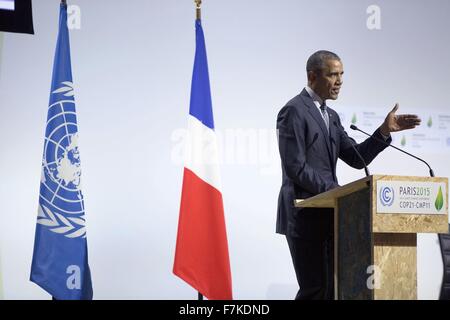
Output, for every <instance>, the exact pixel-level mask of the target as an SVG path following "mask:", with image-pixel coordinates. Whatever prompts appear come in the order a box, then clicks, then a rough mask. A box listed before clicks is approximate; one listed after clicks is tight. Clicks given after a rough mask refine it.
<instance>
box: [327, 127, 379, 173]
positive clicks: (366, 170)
mask: <svg viewBox="0 0 450 320" xmlns="http://www.w3.org/2000/svg"><path fill="white" fill-rule="evenodd" d="M333 124H334V125H335V126H336V128H337V129H338V130H340V128H339V126H338V125H337V123H336V121H334V122H333ZM351 145H352V148H353V150H354V151H355V153H356V155H357V156H358V158H359V159H360V160H361V162H362V163H363V165H364V171H365V172H366V177H368V176H370V172H369V167H367V164H366V161H365V160H364V158H363V157H362V155H361V153H359V151H358V149H356V147H355V145H354V144H353V143H351Z"/></svg>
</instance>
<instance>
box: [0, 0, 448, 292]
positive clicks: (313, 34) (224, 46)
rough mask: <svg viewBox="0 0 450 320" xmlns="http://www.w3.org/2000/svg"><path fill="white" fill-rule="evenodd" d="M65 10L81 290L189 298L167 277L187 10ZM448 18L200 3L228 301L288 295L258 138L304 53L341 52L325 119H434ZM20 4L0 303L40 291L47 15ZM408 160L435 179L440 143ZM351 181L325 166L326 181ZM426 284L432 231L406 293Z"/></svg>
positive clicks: (8, 90) (431, 286)
mask: <svg viewBox="0 0 450 320" xmlns="http://www.w3.org/2000/svg"><path fill="white" fill-rule="evenodd" d="M344 3H345V4H344ZM69 4H74V5H77V6H78V7H79V9H80V12H81V25H80V28H79V29H74V30H72V31H71V45H72V68H73V74H74V83H75V87H76V100H77V108H78V122H79V130H80V149H81V159H82V167H83V191H84V196H85V204H86V216H87V221H88V246H89V259H90V266H91V271H92V279H93V286H94V296H95V298H97V299H195V298H196V292H194V290H193V289H192V288H190V287H189V286H188V285H186V284H185V283H184V282H183V281H181V280H180V279H178V278H177V277H175V276H174V275H173V274H172V264H173V256H174V249H175V241H176V231H177V224H178V210H179V201H180V191H181V182H182V161H181V152H182V148H181V145H182V141H183V133H184V128H185V127H186V125H187V114H188V108H189V95H190V82H191V76H192V66H193V58H194V46H195V34H194V15H195V10H194V4H193V1H191V0H183V1H181V0H165V1H153V0H151V1H149V0H132V1H106V0H96V1H92V0H90V1H89V0H73V1H69ZM373 4H375V5H378V7H379V8H380V10H381V11H380V12H381V20H380V21H381V24H380V27H381V29H379V30H369V28H368V27H367V19H368V18H370V14H367V12H366V10H367V8H368V7H369V6H370V5H373ZM449 10H450V2H448V1H446V0H432V1H427V2H426V1H420V0H414V1H411V0H409V1H407V0H398V1H386V0H384V1H382V0H379V1H367V0H347V1H345V2H338V1H334V0H320V1H299V0H279V1H276V3H275V2H263V1H259V0H246V1H242V0H228V1H208V0H206V1H204V4H203V27H204V30H205V35H206V44H207V50H208V58H209V69H210V78H211V88H212V96H213V107H214V113H215V123H216V128H217V131H218V134H219V137H220V141H221V149H220V150H221V154H222V157H223V163H222V166H221V171H222V180H223V197H224V205H225V215H226V222H227V230H228V239H229V250H230V259H231V268H232V275H233V288H234V296H235V298H236V299H291V298H293V297H294V296H295V292H296V290H297V287H296V280H295V274H294V270H293V267H292V264H291V260H290V255H289V250H288V247H287V244H286V241H285V239H284V237H282V236H280V235H277V234H275V219H276V206H277V197H278V191H279V187H280V183H281V170H280V161H279V157H278V151H277V145H276V136H275V131H274V130H275V123H276V115H277V113H278V111H279V109H280V108H281V107H282V106H283V105H284V103H285V102H286V101H288V100H289V99H290V98H291V97H293V96H294V95H296V94H298V93H299V92H300V90H301V89H302V88H303V86H304V85H305V81H306V76H305V72H304V69H305V63H306V60H307V58H308V56H309V55H310V54H311V53H313V52H314V51H316V50H319V49H328V50H332V51H335V52H336V53H338V54H339V55H340V56H341V58H342V59H343V62H344V67H345V84H344V87H343V90H342V91H341V92H342V93H341V96H340V99H339V100H338V101H337V102H336V103H331V106H333V107H334V108H335V109H336V110H337V111H339V112H345V111H346V110H347V111H348V110H364V108H382V110H384V111H385V112H386V113H387V112H388V111H389V110H390V109H391V108H392V107H393V105H394V104H395V102H399V103H400V111H402V112H408V111H410V110H423V111H424V112H427V110H430V111H431V110H432V111H433V112H446V110H447V105H446V103H447V100H448V99H447V92H448V89H449V86H450V78H449V77H448V71H449V70H450V59H449V57H450V44H449V42H448V41H444V39H447V36H448V32H449V29H450V20H448V19H447V13H448V12H450V11H449ZM33 11H34V21H35V31H36V35H35V36H29V35H17V34H4V39H3V40H4V41H3V47H2V46H1V45H0V50H1V51H0V57H2V58H0V59H1V60H0V64H1V65H0V137H1V139H0V206H1V209H0V245H1V247H0V249H1V256H0V258H1V259H0V262H1V265H0V269H1V271H2V276H3V291H4V293H3V294H4V297H5V298H6V299H48V298H49V295H48V294H46V293H45V292H44V291H42V290H41V289H40V288H38V287H37V286H36V285H34V284H32V283H31V282H29V280H28V279H29V272H30V266H31V257H32V250H33V241H34V230H35V222H36V215H37V204H38V192H39V181H40V173H41V169H40V167H41V159H42V149H43V142H44V128H45V122H46V114H47V105H48V97H49V91H50V81H51V72H52V65H53V55H54V49H55V45H56V35H57V26H58V12H59V7H58V3H57V1H54V0H39V1H34V8H33ZM72 17H73V16H72ZM0 43H1V36H0ZM447 134H448V136H449V137H450V132H449V131H447ZM397 138H398V137H397ZM447 148H448V147H447ZM415 152H416V153H417V155H418V156H422V157H424V158H426V159H427V160H429V161H430V163H431V164H432V166H433V168H434V170H435V172H436V174H437V175H438V176H449V175H450V168H449V167H448V162H449V160H450V155H449V152H448V150H439V149H437V150H433V151H429V150H427V151H426V152H425V151H423V152H421V151H420V150H418V151H417V150H415ZM370 169H371V172H372V173H374V174H375V173H386V174H400V175H427V169H426V167H424V166H423V165H422V164H421V163H419V162H416V161H415V160H413V159H410V158H407V157H406V156H403V155H401V154H399V153H398V152H396V151H395V150H386V151H385V152H384V153H383V154H382V155H380V156H379V157H378V158H377V159H376V160H375V161H374V162H373V163H372V164H371V166H370ZM363 175H364V173H363V171H357V170H354V169H351V168H349V167H348V166H346V165H345V164H343V163H340V164H339V166H338V176H339V178H340V183H341V184H344V183H346V182H350V181H352V180H354V179H356V178H360V177H362V176H363ZM441 279H442V261H441V256H440V252H439V246H438V243H437V237H436V236H435V235H420V236H419V242H418V291H419V298H420V299H436V298H437V297H438V293H439V288H440V282H441ZM0 284H1V282H0ZM0 291H1V290H0Z"/></svg>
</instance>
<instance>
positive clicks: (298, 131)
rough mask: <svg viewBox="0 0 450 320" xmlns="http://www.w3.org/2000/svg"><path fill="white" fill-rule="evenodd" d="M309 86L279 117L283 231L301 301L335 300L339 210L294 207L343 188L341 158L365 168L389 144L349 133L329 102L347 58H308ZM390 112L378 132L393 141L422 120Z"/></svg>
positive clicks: (321, 54) (318, 54)
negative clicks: (359, 138) (357, 138)
mask: <svg viewBox="0 0 450 320" xmlns="http://www.w3.org/2000/svg"><path fill="white" fill-rule="evenodd" d="M306 69H307V75H308V86H307V87H306V88H305V89H304V90H303V91H302V92H301V93H300V94H299V95H298V96H296V97H294V98H293V99H292V100H290V101H289V102H288V103H287V104H286V106H285V107H283V108H282V109H281V111H280V112H279V114H278V119H277V129H278V145H279V151H280V156H281V163H282V172H283V181H282V186H281V190H280V195H279V198H278V214H277V228H276V231H277V233H280V234H284V235H285V236H286V238H287V242H288V245H289V250H290V252H291V256H292V260H293V263H294V268H295V273H296V276H297V281H298V284H299V286H300V290H299V291H298V293H297V296H296V299H333V296H334V292H333V291H334V289H333V255H334V254H333V250H334V248H333V230H334V228H333V210H332V209H315V208H304V209H298V208H295V207H294V200H295V199H306V198H309V197H312V196H315V195H317V194H319V193H322V192H325V191H328V190H330V189H333V188H336V187H338V186H339V185H338V181H337V178H336V163H337V159H338V158H340V159H342V160H343V161H344V162H346V163H347V164H348V165H350V166H352V167H354V168H358V169H362V168H363V167H364V164H363V162H362V161H361V160H360V158H359V156H358V155H357V153H356V152H355V150H354V148H353V147H352V145H353V146H354V147H355V148H356V149H357V150H358V151H359V153H360V154H361V155H362V157H363V158H364V161H365V162H366V163H367V164H369V163H370V162H371V161H372V160H373V159H374V158H375V157H376V156H377V155H378V154H379V153H380V152H381V151H383V150H384V149H385V148H386V147H387V145H386V144H383V143H381V142H379V141H377V140H376V139H374V138H368V139H367V140H365V141H364V142H362V143H360V144H357V143H356V142H355V140H353V139H352V138H350V137H349V136H348V135H347V133H346V132H345V131H344V129H343V127H342V125H341V121H340V119H339V116H338V114H337V113H336V112H335V111H334V110H333V109H331V108H329V107H328V106H327V105H326V100H329V99H331V100H336V99H337V98H338V95H339V91H340V89H341V86H342V84H343V80H342V77H343V74H344V71H343V65H342V62H341V59H340V58H339V57H338V56H337V55H336V54H334V53H332V52H329V51H318V52H316V53H314V54H313V55H312V56H311V57H310V58H309V59H308V62H307V68H306ZM397 109H398V104H396V105H395V107H394V109H393V110H392V111H391V112H389V113H388V115H387V117H386V119H385V121H384V122H383V124H382V125H381V126H380V127H379V128H378V129H377V130H376V131H375V132H374V134H373V136H375V137H377V138H379V139H384V140H385V141H386V142H387V143H390V142H391V140H392V139H391V136H390V133H391V132H395V131H401V130H405V129H412V128H414V127H416V126H417V125H419V124H420V119H419V118H418V117H417V116H416V115H396V114H395V113H396V111H397Z"/></svg>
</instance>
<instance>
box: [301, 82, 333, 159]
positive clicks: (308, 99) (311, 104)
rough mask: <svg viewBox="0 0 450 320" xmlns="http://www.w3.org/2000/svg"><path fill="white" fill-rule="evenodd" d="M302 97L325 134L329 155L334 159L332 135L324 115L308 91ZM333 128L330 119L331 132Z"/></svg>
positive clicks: (303, 92) (304, 91)
mask: <svg viewBox="0 0 450 320" xmlns="http://www.w3.org/2000/svg"><path fill="white" fill-rule="evenodd" d="M301 97H302V99H303V102H305V104H306V106H307V107H308V111H309V113H310V114H311V115H312V117H313V118H314V120H316V122H317V124H318V125H319V127H320V128H321V129H322V132H323V135H324V136H325V141H326V144H327V149H328V155H329V157H330V159H333V158H334V157H333V156H332V152H331V145H330V136H329V135H330V134H329V133H328V129H327V126H326V124H325V121H323V118H322V115H321V114H320V111H319V109H318V108H317V106H316V105H315V104H314V102H313V100H312V99H311V97H310V96H309V94H308V92H307V91H306V90H303V91H302V93H301ZM332 126H333V124H332V121H331V119H330V130H331V127H332ZM330 132H331V131H330Z"/></svg>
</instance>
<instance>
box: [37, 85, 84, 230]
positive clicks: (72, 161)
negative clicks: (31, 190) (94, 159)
mask: <svg viewBox="0 0 450 320" xmlns="http://www.w3.org/2000/svg"><path fill="white" fill-rule="evenodd" d="M63 84H64V85H65V86H64V87H62V88H60V89H58V90H56V91H54V92H53V93H54V94H61V93H64V96H65V97H69V98H68V99H67V100H61V101H58V102H56V103H54V104H52V105H50V107H49V112H48V120H47V129H46V134H45V144H44V157H43V161H42V176H41V188H40V197H39V198H40V199H39V204H40V205H39V213H38V224H40V225H43V226H47V227H49V228H50V230H51V231H52V232H55V233H59V234H63V235H64V236H66V237H68V238H78V237H83V236H84V237H86V229H85V219H84V201H83V193H82V191H81V165H80V153H79V150H78V127H77V118H76V113H75V111H76V110H75V102H74V100H73V98H72V99H71V97H72V96H73V88H72V86H71V83H70V82H64V83H63Z"/></svg>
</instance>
